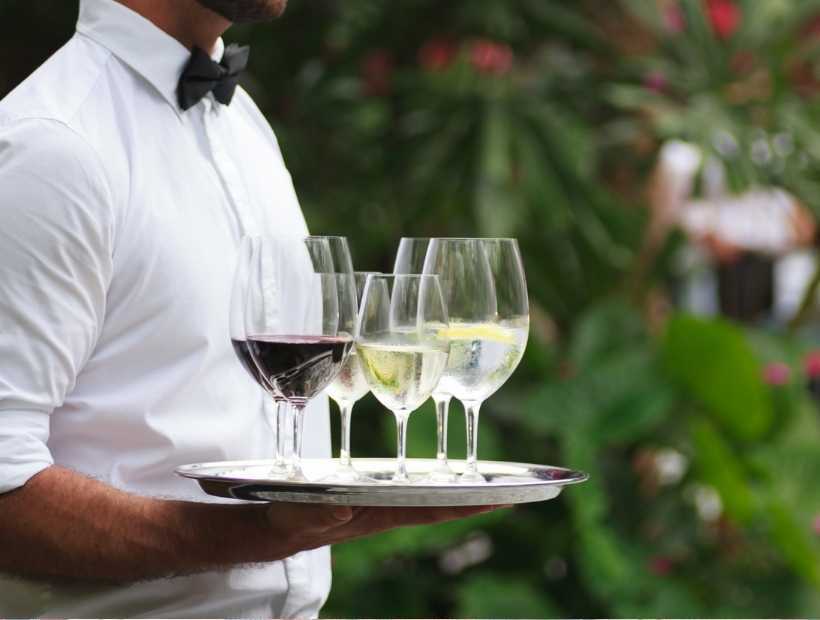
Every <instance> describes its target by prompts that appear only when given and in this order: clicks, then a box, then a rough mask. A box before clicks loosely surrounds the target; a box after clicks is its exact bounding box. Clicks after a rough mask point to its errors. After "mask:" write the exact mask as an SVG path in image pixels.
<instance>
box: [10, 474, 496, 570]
mask: <svg viewBox="0 0 820 620" xmlns="http://www.w3.org/2000/svg"><path fill="white" fill-rule="evenodd" d="M495 508H497V506H476V507H469V506H465V507H456V508H349V507H346V506H323V505H311V504H288V503H273V504H269V505H237V506H226V505H221V504H205V503H197V502H181V501H172V500H160V499H151V498H145V497H138V496H135V495H129V494H128V493H124V492H123V491H118V490H117V489H114V488H112V487H110V486H107V485H105V484H103V483H101V482H97V481H95V480H91V479H89V478H86V477H85V476H82V475H80V474H78V473H76V472H73V471H70V470H67V469H62V468H60V467H49V468H48V469H46V470H44V471H42V472H41V473H39V474H37V475H36V476H34V477H33V478H32V479H31V480H29V481H28V482H27V483H26V484H25V486H23V487H22V488H20V489H17V490H15V491H12V492H11V493H7V494H5V495H0V572H3V573H8V574H11V575H18V576H29V577H34V578H42V579H55V578H56V579H80V580H93V581H110V582H130V581H138V580H142V579H152V578H157V577H167V576H172V575H183V574H189V573H196V572H201V571H205V570H209V569H216V568H223V567H229V566H233V565H236V564H251V563H257V562H271V561H274V560H280V559H282V558H286V557H288V556H290V555H293V554H294V553H297V552H299V551H305V550H309V549H315V548H317V547H321V546H324V545H330V544H338V543H341V542H345V541H347V540H352V539H356V538H361V537H362V536H369V535H371V534H376V533H379V532H384V531H386V530H389V529H393V528H396V527H404V526H410V525H422V524H432V523H438V522H441V521H450V520H452V519H460V518H463V517H468V516H470V515H474V514H479V513H482V512H487V511H489V510H494V509H495Z"/></svg>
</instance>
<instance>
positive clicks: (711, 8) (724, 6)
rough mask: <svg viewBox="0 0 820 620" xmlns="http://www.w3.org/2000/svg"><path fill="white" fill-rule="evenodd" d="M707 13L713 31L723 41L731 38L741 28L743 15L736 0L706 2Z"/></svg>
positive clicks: (709, 0) (711, 0)
mask: <svg viewBox="0 0 820 620" xmlns="http://www.w3.org/2000/svg"><path fill="white" fill-rule="evenodd" d="M706 13H707V14H708V16H709V21H710V22H711V23H712V30H714V31H715V34H716V35H717V36H718V37H719V38H721V39H728V38H729V37H731V36H732V35H733V34H734V33H735V32H736V31H737V29H738V27H739V26H740V21H741V19H742V18H743V14H742V13H741V11H740V7H739V6H738V5H737V4H735V2H734V0H706Z"/></svg>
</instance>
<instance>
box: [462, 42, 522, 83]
mask: <svg viewBox="0 0 820 620" xmlns="http://www.w3.org/2000/svg"><path fill="white" fill-rule="evenodd" d="M470 62H471V63H472V65H473V66H474V67H475V68H476V69H477V70H478V71H480V72H481V73H492V74H496V75H504V74H505V73H509V71H510V69H512V63H513V52H512V49H510V46H509V45H506V44H504V43H497V42H496V41H490V40H489V39H478V40H477V41H474V42H473V43H472V45H471V46H470Z"/></svg>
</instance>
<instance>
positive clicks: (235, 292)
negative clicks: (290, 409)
mask: <svg viewBox="0 0 820 620" xmlns="http://www.w3.org/2000/svg"><path fill="white" fill-rule="evenodd" d="M256 250H257V243H256V239H255V238H253V237H244V238H243V239H242V241H241V243H240V246H239V254H238V257H237V264H236V273H235V275H234V280H233V288H232V291H231V306H230V315H229V331H230V337H231V344H232V345H233V350H234V353H236V357H237V358H238V359H239V362H240V363H241V364H242V367H243V368H244V369H245V370H246V371H247V373H248V374H249V375H250V376H251V378H252V379H253V380H254V381H256V383H257V384H259V386H260V387H261V388H262V389H263V390H264V391H265V392H266V394H267V395H268V396H270V397H271V398H272V399H273V406H274V409H273V415H272V416H270V418H269V419H268V424H269V425H270V427H271V429H272V430H273V432H274V444H273V465H272V466H271V469H270V476H271V477H273V478H280V477H283V476H286V475H287V472H288V467H287V461H286V460H285V431H284V425H285V421H286V415H287V406H288V404H287V401H286V400H285V399H284V398H283V397H281V396H280V395H279V394H278V393H277V392H276V390H274V389H273V387H272V386H271V384H270V383H269V382H268V380H267V379H266V378H265V377H264V376H263V375H262V373H260V372H259V368H258V367H257V366H256V364H255V363H254V361H253V359H252V358H251V353H250V349H249V348H248V342H247V338H246V332H245V312H246V308H247V297H248V276H249V271H250V265H251V261H252V260H253V256H254V253H255V252H256ZM265 409H266V412H268V411H269V410H268V409H267V407H266V408H265Z"/></svg>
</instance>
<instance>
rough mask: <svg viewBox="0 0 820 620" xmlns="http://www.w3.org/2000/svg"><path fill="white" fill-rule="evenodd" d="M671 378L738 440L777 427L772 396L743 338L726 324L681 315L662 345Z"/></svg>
mask: <svg viewBox="0 0 820 620" xmlns="http://www.w3.org/2000/svg"><path fill="white" fill-rule="evenodd" d="M663 361H664V366H665V368H666V369H667V371H668V373H669V375H670V376H671V377H672V378H673V379H674V380H675V381H677V382H678V384H679V385H680V386H681V387H683V388H685V389H686V390H688V392H689V393H690V394H691V395H692V397H693V398H694V399H695V400H696V401H697V402H699V403H700V404H701V405H703V406H704V407H706V409H707V411H708V412H709V413H710V414H712V415H713V416H714V417H715V419H716V420H717V421H718V422H719V423H720V424H721V425H722V426H723V427H724V428H725V429H726V430H728V431H729V432H730V433H732V434H733V435H734V436H735V437H738V438H742V439H747V440H749V439H755V438H759V437H762V436H763V435H764V434H765V433H766V432H767V431H768V429H769V428H770V426H771V424H772V403H771V395H770V393H769V392H768V390H767V389H766V386H765V385H764V384H763V380H762V374H761V373H762V369H761V366H760V364H759V362H758V361H757V359H756V358H755V355H754V352H753V351H752V350H751V347H750V346H749V344H748V342H747V341H746V339H745V337H744V335H743V332H741V331H740V329H738V328H737V327H735V326H733V325H731V324H730V323H728V322H726V321H722V320H705V319H700V318H695V317H692V316H686V315H679V316H677V317H675V318H673V319H672V320H671V321H669V325H668V327H667V330H666V334H665V336H664V340H663Z"/></svg>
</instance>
